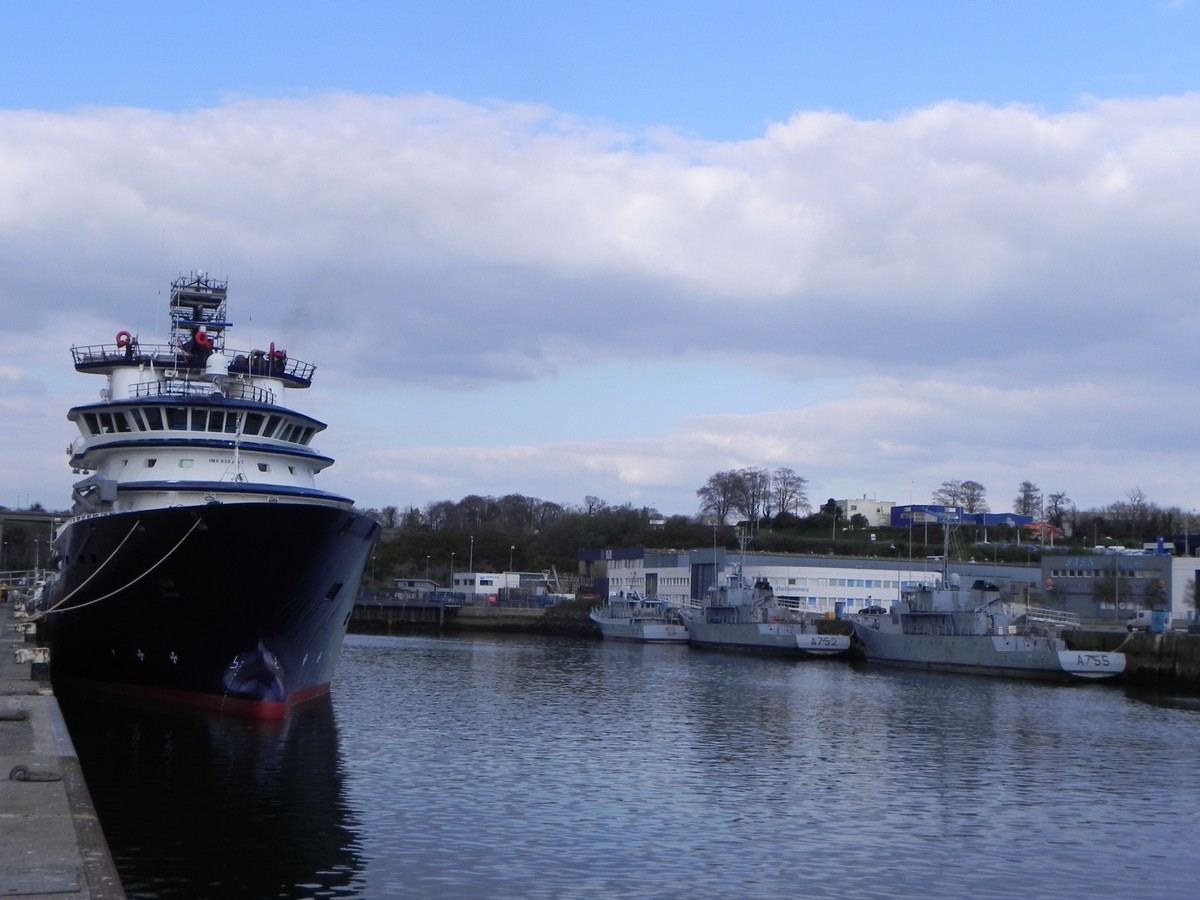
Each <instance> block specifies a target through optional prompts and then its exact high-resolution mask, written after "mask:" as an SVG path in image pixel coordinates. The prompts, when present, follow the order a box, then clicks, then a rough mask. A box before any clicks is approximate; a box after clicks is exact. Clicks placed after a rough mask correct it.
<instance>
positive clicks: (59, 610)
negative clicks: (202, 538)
mask: <svg viewBox="0 0 1200 900" xmlns="http://www.w3.org/2000/svg"><path fill="white" fill-rule="evenodd" d="M200 522H201V518H200V517H199V516H197V517H196V521H195V522H193V523H192V527H191V528H189V529H188V530H187V533H186V534H184V536H183V537H181V538H180V539H179V540H178V541H177V542H176V544H175V546H174V547H172V548H171V549H170V550H168V551H167V552H166V554H165V555H164V556H163V557H162V559H160V560H159V561H158V562H156V563H155V564H154V565H152V566H151V567H150V568H148V569H147V570H146V571H145V572H143V573H142V574H141V575H138V576H137V577H136V578H134V579H133V580H132V581H129V582H127V583H125V584H123V585H121V586H120V587H119V588H117V589H116V590H112V591H109V592H108V593H107V594H104V595H103V596H101V597H96V598H94V599H92V600H89V601H88V602H87V603H80V604H77V605H75V606H68V607H67V608H66V609H62V608H60V607H62V605H63V604H64V603H66V602H67V601H68V600H70V599H71V598H72V597H74V596H75V595H76V594H78V593H79V592H80V591H81V590H83V588H84V587H85V586H86V585H87V583H88V582H89V581H91V580H92V579H93V578H95V577H96V575H98V574H99V572H100V570H101V569H103V568H104V566H106V565H108V563H109V562H110V561H111V560H112V558H113V557H114V556H116V555H117V551H118V550H120V549H121V548H122V547H123V546H124V545H125V542H126V541H128V540H129V539H130V538H131V537H132V536H133V532H134V531H135V530H136V529H137V527H138V525H139V524H141V519H138V520H137V521H136V522H134V523H133V528H131V529H130V530H129V534H127V535H125V538H124V539H123V540H122V541H121V543H119V544H117V546H116V548H115V549H114V550H113V552H112V553H110V554H109V556H108V559H106V560H105V561H104V562H103V563H102V564H101V565H100V567H99V568H97V569H96V571H95V572H93V573H92V574H91V575H89V576H88V577H87V578H86V579H85V580H84V581H83V583H82V584H80V585H79V587H77V588H75V590H73V591H71V593H69V594H67V596H65V597H63V598H62V599H61V600H59V601H58V602H57V603H55V604H54V605H53V606H52V607H50V608H49V609H44V610H39V611H38V612H36V613H34V614H33V615H32V616H30V619H31V620H34V621H36V620H37V619H40V618H42V616H48V615H50V614H51V613H64V612H73V611H74V610H77V609H84V608H85V607H88V606H91V605H92V604H94V603H99V602H100V601H101V600H107V599H108V598H109V597H112V596H113V595H114V594H119V593H121V591H123V590H125V589H126V588H130V587H133V585H135V584H137V583H138V582H139V581H141V580H142V579H143V578H145V577H146V576H147V575H149V574H150V573H151V572H153V571H154V570H155V569H157V568H158V567H159V566H161V565H162V564H163V563H165V562H166V561H167V560H168V559H170V558H171V555H172V554H174V552H175V551H176V550H178V549H179V548H180V547H182V546H183V542H184V541H186V540H187V539H188V538H189V537H191V535H192V532H193V531H195V530H196V529H197V528H199V527H200Z"/></svg>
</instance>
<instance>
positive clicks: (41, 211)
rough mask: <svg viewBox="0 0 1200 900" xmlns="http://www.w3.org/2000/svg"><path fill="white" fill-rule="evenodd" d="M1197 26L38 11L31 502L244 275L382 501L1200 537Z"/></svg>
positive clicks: (1180, 9)
mask: <svg viewBox="0 0 1200 900" xmlns="http://www.w3.org/2000/svg"><path fill="white" fill-rule="evenodd" d="M1198 17H1200V12H1198V11H1197V8H1196V6H1195V5H1194V4H1192V3H1189V2H1165V3H1164V2H1127V3H1082V2H1079V3H1073V2H1062V3H1053V4H1046V3H1027V2H1007V3H998V2H997V3H990V2H977V3H951V2H913V3H884V2H840V3H826V2H817V3H801V2H793V3H784V2H742V3H705V2H693V3H653V2H642V3H627V2H610V3H544V2H524V3H521V2H498V3H490V4H482V3H478V2H475V3H462V2H443V3H438V4H432V3H372V2H347V3H336V4H335V3H314V2H291V3H274V2H259V3H251V4H244V3H196V4H187V5H184V4H174V3H159V2H156V3H151V2H145V3H53V2H49V3H40V4H18V3H5V4H0V340H3V345H4V346H6V347H8V348H9V358H8V359H7V360H0V404H2V405H3V406H2V408H3V409H4V411H5V413H6V415H7V416H8V418H9V420H10V421H22V422H25V423H27V427H28V430H29V435H30V439H29V440H28V441H23V442H21V443H20V444H19V445H15V446H14V445H11V444H10V446H9V448H8V449H7V450H0V453H4V454H6V456H7V458H6V459H0V464H2V465H0V503H2V504H5V505H10V506H11V505H16V504H17V503H18V498H19V497H20V498H24V497H26V496H32V498H33V499H34V500H37V501H39V502H41V503H43V504H44V505H46V506H48V507H60V506H65V505H66V503H67V500H68V498H69V494H70V481H71V475H70V472H69V470H67V469H66V467H65V465H63V463H62V459H61V457H58V456H57V453H56V452H55V448H56V447H61V446H63V445H65V443H66V442H67V441H69V440H70V439H71V437H72V434H71V431H70V429H69V428H68V427H67V426H68V424H69V423H67V422H66V421H65V419H64V414H65V410H66V408H67V407H69V406H70V405H73V404H75V403H79V402H83V401H84V400H85V399H89V398H91V397H92V396H94V391H95V390H96V389H98V385H97V384H93V383H91V382H92V381H95V379H90V380H89V379H88V378H86V377H84V376H78V375H75V374H74V373H73V372H72V371H71V370H70V368H69V367H68V366H67V365H66V364H65V363H66V362H67V361H68V360H69V357H68V356H67V355H66V350H67V348H68V347H69V346H70V345H71V344H74V343H93V342H98V341H102V340H106V339H108V335H109V333H110V332H115V331H116V330H119V329H120V328H124V327H131V328H139V329H141V330H142V332H143V333H144V334H146V335H150V334H152V333H153V332H154V328H153V326H154V324H155V322H156V319H157V320H158V321H161V311H160V310H158V309H157V306H156V304H158V303H160V302H161V297H162V292H163V291H164V289H165V287H166V285H167V283H168V282H169V281H170V279H171V278H173V277H174V276H175V275H176V274H178V273H179V272H180V271H186V270H188V269H191V268H206V269H208V270H210V271H214V272H218V273H219V274H221V275H224V276H227V277H229V279H230V292H231V299H232V303H233V304H234V306H233V313H234V318H235V319H236V320H237V321H238V323H239V328H241V329H242V333H243V334H249V335H251V336H254V337H255V338H257V337H258V335H259V334H260V333H261V334H262V335H263V340H267V339H269V338H268V337H266V335H271V336H272V337H275V336H277V337H278V338H279V339H280V341H281V342H284V341H286V342H287V343H288V345H289V346H290V347H291V348H293V349H292V352H293V353H294V354H295V355H297V356H300V357H301V358H304V359H309V360H311V361H313V362H314V363H316V364H317V365H318V368H319V371H318V376H317V385H316V386H315V387H314V388H313V389H312V390H311V391H309V392H308V394H307V395H303V394H302V395H299V396H297V397H295V398H291V399H292V402H293V403H294V404H295V405H297V406H299V407H301V408H303V409H306V410H307V411H310V412H312V413H313V414H314V415H317V416H318V417H320V418H322V419H324V420H325V421H327V422H329V423H330V429H329V431H328V432H326V433H325V434H323V435H322V436H321V439H320V441H319V443H320V446H321V448H322V449H323V450H326V451H328V452H330V453H331V455H334V456H336V457H337V458H338V460H339V462H338V464H337V465H336V466H335V467H334V468H333V469H331V470H329V471H328V472H327V473H325V475H324V476H323V477H324V478H325V480H326V483H327V484H328V486H330V487H331V488H333V489H336V490H342V491H345V492H347V493H349V494H351V495H352V496H355V497H356V498H357V499H358V501H359V503H360V504H361V505H364V506H374V507H379V506H383V505H388V504H392V505H397V506H402V507H403V506H408V505H416V506H423V505H425V504H426V503H428V502H431V501H435V500H440V499H458V498H459V497H461V496H463V495H465V494H468V493H482V494H504V493H508V492H517V493H524V494H528V495H533V496H538V497H541V498H543V499H547V500H553V501H556V502H560V503H566V504H570V503H578V502H580V501H581V499H582V498H583V497H584V496H585V495H595V496H600V497H602V498H604V499H605V500H607V501H608V502H611V503H624V502H632V503H635V504H638V505H640V504H649V505H654V506H657V507H658V508H660V509H662V510H663V511H664V512H667V513H687V514H690V513H692V512H694V511H695V490H696V488H698V487H699V486H700V485H701V484H703V482H704V480H705V478H707V476H708V475H710V474H712V473H713V472H716V471H719V470H721V469H724V468H731V467H741V466H751V465H758V466H763V467H765V468H776V467H778V466H788V467H790V468H792V469H794V470H795V471H797V472H798V473H800V474H801V475H804V476H805V477H807V478H808V479H809V490H810V496H811V497H812V498H813V499H814V500H817V501H818V502H820V501H821V500H823V499H824V498H825V497H829V496H836V497H858V496H862V495H864V494H867V495H871V496H877V497H879V498H881V499H894V500H897V501H906V500H907V499H909V498H910V497H914V498H915V499H918V500H923V499H926V498H927V496H928V494H929V493H930V492H931V491H932V490H934V489H936V488H937V487H938V485H940V483H941V482H942V481H944V480H948V479H966V478H972V479H975V480H978V481H981V482H982V483H984V484H985V485H986V486H987V487H988V489H989V502H990V504H991V506H992V508H993V509H996V510H1003V509H1008V508H1009V507H1010V506H1011V502H1012V497H1013V496H1014V495H1015V493H1016V489H1017V486H1018V484H1019V482H1020V481H1021V480H1024V479H1027V478H1028V479H1030V480H1033V481H1035V482H1037V483H1038V484H1040V485H1041V486H1042V487H1043V489H1045V490H1046V491H1057V490H1064V491H1066V492H1067V493H1068V494H1069V495H1070V496H1071V497H1072V498H1073V499H1074V500H1075V501H1076V502H1077V503H1078V504H1079V505H1081V506H1096V505H1102V504H1105V503H1109V502H1113V501H1116V500H1120V499H1122V498H1123V497H1124V496H1125V494H1126V492H1127V491H1129V490H1130V489H1132V488H1134V487H1140V488H1141V489H1142V490H1143V491H1145V493H1146V494H1147V495H1148V496H1149V498H1150V499H1151V500H1152V501H1154V502H1158V503H1160V504H1163V505H1180V506H1182V507H1184V508H1185V509H1190V508H1193V507H1196V506H1200V476H1197V475H1193V474H1192V472H1191V470H1192V469H1193V468H1194V466H1193V465H1192V463H1191V453H1190V450H1191V447H1193V446H1195V444H1196V433H1195V427H1194V426H1193V425H1192V424H1191V419H1192V418H1193V416H1192V414H1191V410H1190V406H1189V404H1190V402H1191V394H1192V393H1193V391H1192V389H1191V381H1192V374H1191V373H1192V368H1193V364H1192V356H1193V348H1194V347H1195V346H1196V341H1195V339H1196V338H1197V337H1198V336H1200V335H1197V334H1196V333H1195V332H1196V331H1197V330H1198V329H1200V322H1198V321H1197V316H1196V314H1195V313H1193V312H1192V310H1194V309H1196V308H1197V307H1196V302H1195V300H1196V298H1195V297H1194V296H1193V293H1194V287H1193V286H1194V285H1195V284H1196V283H1198V282H1197V280H1196V275H1197V274H1200V273H1197V272H1196V271H1195V268H1196V262H1195V260H1196V259H1197V258H1200V257H1198V255H1197V254H1196V252H1195V251H1196V249H1197V248H1196V246H1195V244H1196V238H1194V237H1193V235H1195V234H1200V228H1197V227H1196V226H1198V225H1200V222H1197V221H1196V219H1197V218H1200V213H1197V212H1194V211H1193V210H1194V209H1195V208H1196V207H1197V204H1194V203H1192V202H1191V201H1192V200H1194V199H1196V198H1195V194H1197V193H1200V182H1198V179H1200V176H1198V175H1197V174H1196V173H1197V172H1200V167H1197V166H1196V165H1195V163H1196V162H1197V159H1196V157H1197V156H1200V135H1198V134H1197V128H1195V127H1193V125H1192V123H1193V122H1195V121H1198V119H1197V113H1198V112H1200V98H1198V97H1197V95H1196V93H1195V92H1196V90H1197V87H1198V85H1200V71H1198V68H1200V65H1198V62H1197V60H1198V59H1200V57H1198V56H1197V54H1196V53H1195V52H1194V47H1195V46H1196V45H1197V39H1198V38H1200V19H1198ZM251 317H252V321H250V319H251Z"/></svg>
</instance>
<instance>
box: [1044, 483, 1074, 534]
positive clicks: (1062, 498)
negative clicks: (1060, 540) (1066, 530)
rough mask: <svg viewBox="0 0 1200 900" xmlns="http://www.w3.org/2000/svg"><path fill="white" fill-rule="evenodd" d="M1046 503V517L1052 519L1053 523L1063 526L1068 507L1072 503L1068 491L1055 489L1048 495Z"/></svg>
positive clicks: (1059, 526) (1056, 525)
mask: <svg viewBox="0 0 1200 900" xmlns="http://www.w3.org/2000/svg"><path fill="white" fill-rule="evenodd" d="M1046 504H1047V506H1046V509H1047V515H1046V518H1047V519H1049V520H1050V524H1051V525H1054V526H1055V527H1057V528H1062V527H1063V518H1064V517H1065V516H1066V514H1067V507H1068V506H1070V505H1071V498H1070V497H1068V496H1067V493H1066V491H1055V492H1053V493H1051V494H1047V495H1046Z"/></svg>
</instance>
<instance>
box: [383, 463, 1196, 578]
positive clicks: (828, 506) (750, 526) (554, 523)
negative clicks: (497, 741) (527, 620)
mask: <svg viewBox="0 0 1200 900" xmlns="http://www.w3.org/2000/svg"><path fill="white" fill-rule="evenodd" d="M807 485H808V481H807V479H806V478H804V477H802V476H799V475H797V474H796V473H795V472H794V471H793V470H791V469H788V468H780V469H776V470H774V471H767V470H764V469H757V468H750V469H735V470H727V471H724V472H719V473H716V474H714V475H713V476H710V478H709V479H708V481H706V483H705V485H704V486H703V487H701V488H700V489H698V490H697V492H696V494H697V498H698V501H699V510H698V511H697V513H695V514H694V515H691V516H685V515H672V516H663V515H661V514H660V513H659V511H658V510H656V509H654V508H652V507H635V506H633V505H631V504H623V505H620V506H612V505H609V504H608V503H606V502H605V501H604V500H602V499H600V498H598V497H595V496H588V497H585V498H584V500H583V502H582V503H580V504H577V505H564V504H560V503H555V502H551V501H546V500H541V499H539V498H536V497H527V496H524V495H521V494H507V495H505V496H503V497H490V496H480V495H477V494H472V495H469V496H467V497H464V498H463V499H462V500H459V501H452V500H441V501H437V502H435V503H430V504H428V505H426V506H425V507H421V508H418V507H415V506H410V507H405V508H400V507H395V506H387V507H384V508H382V509H370V510H366V511H365V512H367V514H369V515H371V516H372V517H373V518H375V519H376V520H377V521H378V522H380V524H382V525H383V526H384V528H385V539H384V541H382V542H381V543H380V545H379V549H378V550H377V552H376V556H375V559H374V560H373V561H372V569H371V572H370V573H369V580H370V581H373V582H375V583H376V584H380V585H385V584H389V583H390V579H392V578H430V579H432V580H435V581H438V582H440V583H443V584H445V583H447V582H448V579H449V574H450V571H451V567H452V566H453V568H454V569H455V570H458V571H470V570H474V571H489V572H500V571H507V570H514V571H533V572H540V571H549V570H552V569H554V570H557V571H558V572H560V573H568V572H571V573H573V572H575V571H576V570H577V565H578V563H577V554H578V552H579V551H580V550H581V549H602V548H613V547H657V548H675V549H692V548H695V547H708V546H713V545H714V544H715V545H717V546H720V547H724V548H725V549H727V550H732V549H736V548H737V546H738V533H739V531H741V532H742V533H744V534H746V535H747V536H748V537H749V540H750V544H749V549H751V550H759V551H767V552H780V553H818V554H827V553H837V554H839V555H842V554H845V555H873V556H900V557H905V558H922V557H924V556H926V555H930V554H936V553H938V552H940V548H941V541H942V538H941V533H940V530H939V529H938V528H937V527H932V528H930V527H923V528H920V529H912V528H904V529H900V528H896V529H893V528H888V527H870V526H869V524H868V522H867V519H866V518H865V517H863V516H861V515H854V516H849V517H847V516H846V511H845V510H844V509H842V508H841V506H840V505H839V503H838V502H837V501H836V500H835V499H833V498H830V499H829V500H827V501H825V502H824V503H823V504H821V505H820V506H819V507H818V508H817V509H815V510H814V509H813V508H812V504H811V503H810V501H809V499H808V490H807ZM915 502H920V501H915ZM929 502H930V503H935V504H939V505H946V506H960V507H962V508H963V509H964V510H966V511H968V512H989V511H990V509H989V507H988V504H987V489H986V488H985V487H984V486H983V485H982V484H980V483H979V482H977V481H970V480H968V481H946V482H943V483H942V484H941V485H940V486H939V487H938V488H936V489H934V490H933V491H931V493H930V500H929ZM1012 511H1013V512H1015V513H1018V514H1021V515H1029V516H1032V517H1033V518H1034V519H1035V520H1036V521H1045V522H1049V523H1050V524H1052V525H1054V526H1055V527H1057V528H1059V529H1061V530H1062V537H1061V538H1060V539H1057V540H1056V541H1055V543H1056V545H1057V546H1074V547H1079V548H1091V547H1093V546H1097V545H1099V546H1106V545H1114V546H1120V545H1123V546H1132V547H1140V546H1141V545H1142V544H1143V543H1146V542H1150V541H1154V540H1155V539H1156V538H1158V537H1160V536H1163V537H1173V536H1175V535H1179V534H1184V533H1187V532H1188V531H1190V530H1191V529H1192V528H1194V527H1197V526H1200V520H1197V519H1196V517H1195V515H1194V514H1192V513H1187V512H1184V511H1183V510H1182V509H1180V508H1179V507H1162V506H1158V505H1157V504H1154V503H1152V502H1150V501H1149V500H1148V498H1147V497H1146V496H1145V494H1144V493H1143V492H1142V491H1141V490H1140V489H1138V488H1134V489H1131V490H1130V491H1129V492H1128V493H1127V494H1126V496H1125V498H1124V499H1122V500H1120V501H1116V502H1114V503H1111V504H1108V505H1107V506H1104V507H1099V508H1095V509H1084V510H1081V509H1077V508H1076V507H1075V506H1074V504H1073V503H1072V501H1071V499H1070V498H1069V497H1068V496H1067V494H1066V492H1065V491H1052V492H1046V493H1043V492H1042V491H1041V489H1040V488H1038V486H1037V485H1036V484H1034V483H1033V482H1030V481H1023V482H1021V484H1020V485H1019V486H1018V489H1017V492H1016V496H1015V498H1014V500H1013V504H1012ZM1198 530H1200V528H1198ZM964 537H965V538H967V540H968V541H980V540H984V539H986V540H987V541H988V542H989V546H988V548H987V549H986V550H984V549H977V550H976V551H968V552H974V553H976V555H984V556H986V557H987V558H993V559H997V560H1005V559H1009V560H1012V561H1017V560H1019V561H1022V562H1027V561H1031V560H1033V559H1035V558H1036V556H1035V554H1036V553H1037V552H1038V550H1039V546H1038V545H1037V544H1035V543H1034V539H1033V538H1031V537H1030V536H1029V535H1028V534H1019V533H1018V531H1017V529H1015V528H993V529H991V530H990V531H988V532H986V533H985V532H984V530H983V529H970V530H968V533H967V534H966V535H964ZM1006 545H1015V546H1006Z"/></svg>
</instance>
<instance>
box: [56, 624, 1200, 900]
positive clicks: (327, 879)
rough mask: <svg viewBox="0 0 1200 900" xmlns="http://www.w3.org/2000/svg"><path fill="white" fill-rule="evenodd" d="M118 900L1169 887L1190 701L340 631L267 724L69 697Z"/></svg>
mask: <svg viewBox="0 0 1200 900" xmlns="http://www.w3.org/2000/svg"><path fill="white" fill-rule="evenodd" d="M61 701H62V705H63V710H64V714H65V715H66V718H67V722H68V725H69V727H70V730H71V736H72V739H73V740H74V742H75V745H76V749H77V751H78V754H79V757H80V760H81V762H82V765H83V769H84V773H85V775H86V777H87V781H88V785H89V788H90V789H91V792H92V795H93V798H94V800H95V804H96V807H97V810H98V812H99V816H100V819H101V824H102V826H103V828H104V831H105V834H106V835H107V837H108V841H109V844H110V848H111V850H112V854H113V858H114V860H115V861H116V864H117V867H118V869H119V871H120V873H121V876H122V880H123V882H124V885H125V888H126V891H127V893H128V895H129V896H130V897H189V898H190V897H211V898H216V897H230V898H233V897H236V898H247V897H263V898H268V897H281V898H290V897H368V898H375V897H397V896H402V897H422V898H425V897H504V898H514V897H517V898H520V897H529V898H570V897H580V898H583V897H589V898H590V897H605V898H608V897H638V898H642V897H690V898H695V897H726V896H737V895H741V896H747V897H764V898H767V897H780V898H783V897H788V898H795V897H806V896H821V897H880V898H884V897H888V898H894V897H947V898H949V897H955V898H957V897H963V896H968V895H970V896H972V897H975V898H982V897H1022V898H1025V897H1064V896H1092V897H1131V898H1132V897H1138V898H1153V897H1163V898H1166V897H1177V896H1185V895H1191V894H1192V893H1193V892H1194V890H1195V884H1196V882H1197V879H1198V878H1200V862H1197V860H1198V859H1200V857H1198V856H1197V854H1196V852H1195V849H1194V848H1195V844H1196V840H1197V835H1198V834H1200V804H1198V803H1197V798H1200V757H1198V756H1197V749H1196V748H1197V747H1198V746H1200V702H1195V701H1189V700H1186V699H1172V698H1145V697H1140V696H1136V695H1133V694H1130V693H1128V692H1127V691H1125V690H1122V689H1120V688H1117V687H1112V686H1105V685H1078V686H1063V685H1049V684H1037V683H1026V682H1019V681H1007V680H1000V679H988V678H977V677H970V676H955V675H936V674H929V675H927V674H921V673H908V672H903V671H896V670H887V669H875V668H870V667H867V668H856V667H851V666H850V665H848V664H847V663H845V662H840V661H833V660H822V661H785V660H780V659H767V658H757V657H753V656H740V655H732V654H724V653H715V652H704V651H698V650H694V649H691V648H689V647H687V646H647V645H635V644H620V643H614V642H603V641H595V640H575V639H554V638H543V637H534V636H486V637H484V636H481V637H468V638H458V637H455V638H434V637H428V638H418V637H366V636H351V637H349V638H348V639H347V643H346V646H345V648H344V649H343V653H342V657H341V661H340V663H339V668H338V675H337V678H336V680H335V682H334V686H333V691H332V696H331V697H330V698H329V701H328V702H318V703H316V704H312V705H310V706H308V707H307V708H303V709H301V710H300V711H299V712H298V713H297V714H296V715H294V716H293V717H292V719H291V720H289V721H288V722H287V723H286V724H282V725H281V724H275V725H264V724H261V723H252V722H246V721H241V720H236V719H226V718H221V717H214V716H207V715H206V716H201V715H195V714H189V715H181V714H179V713H171V712H165V711H160V712H149V711H145V710H135V709H129V708H124V707H120V706H111V705H108V704H101V703H97V702H94V701H87V702H82V701H80V700H78V699H76V698H70V697H62V698H61Z"/></svg>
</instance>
